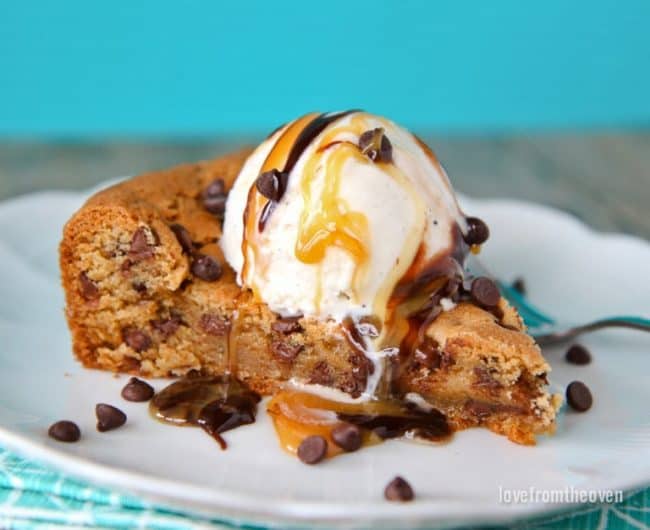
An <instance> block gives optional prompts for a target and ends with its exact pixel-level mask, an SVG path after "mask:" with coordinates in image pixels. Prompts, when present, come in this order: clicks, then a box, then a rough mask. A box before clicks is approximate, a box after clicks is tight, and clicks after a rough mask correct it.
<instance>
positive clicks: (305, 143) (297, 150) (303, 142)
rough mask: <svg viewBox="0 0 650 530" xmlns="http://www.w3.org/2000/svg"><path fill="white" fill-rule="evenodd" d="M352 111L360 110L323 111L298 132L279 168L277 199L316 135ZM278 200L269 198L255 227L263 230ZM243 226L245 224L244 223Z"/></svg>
mask: <svg viewBox="0 0 650 530" xmlns="http://www.w3.org/2000/svg"><path fill="white" fill-rule="evenodd" d="M354 112H360V111H359V110H356V109H355V110H346V111H342V112H336V113H323V114H321V115H319V116H317V117H316V118H314V119H313V120H312V121H310V122H309V123H308V124H307V126H306V127H305V128H304V129H303V130H302V131H301V132H300V134H299V135H298V138H296V141H295V142H294V144H293V146H291V150H290V151H289V154H288V156H287V161H286V162H285V164H284V167H283V168H282V170H280V186H279V198H278V201H280V200H281V199H282V197H283V196H284V193H285V192H286V191H287V184H288V180H289V174H290V173H291V170H292V169H293V168H294V167H295V165H296V163H297V162H298V160H299V159H300V157H301V156H302V154H303V153H304V152H305V150H306V149H307V148H308V147H309V146H310V145H311V143H312V142H313V141H314V140H315V139H316V138H317V137H318V135H319V134H320V133H321V132H323V130H325V128H326V127H327V126H328V125H330V124H332V123H334V122H335V121H337V120H340V119H341V118H343V117H345V116H347V115H349V114H352V113H354ZM276 169H279V168H276ZM278 201H272V200H269V201H268V202H267V203H266V204H265V205H264V207H263V208H262V211H261V212H260V217H259V219H258V221H257V229H258V230H259V231H260V232H263V231H264V228H265V227H266V223H267V222H268V220H269V218H270V217H271V214H272V213H273V210H275V207H276V206H277V203H278ZM244 226H245V225H244Z"/></svg>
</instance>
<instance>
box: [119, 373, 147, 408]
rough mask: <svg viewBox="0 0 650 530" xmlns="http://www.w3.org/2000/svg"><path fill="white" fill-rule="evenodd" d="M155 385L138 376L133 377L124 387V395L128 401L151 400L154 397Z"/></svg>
mask: <svg viewBox="0 0 650 530" xmlns="http://www.w3.org/2000/svg"><path fill="white" fill-rule="evenodd" d="M153 394H154V391H153V387H152V386H151V385H150V384H149V383H147V382H145V381H143V380H142V379H138V378H137V377H132V378H131V379H129V382H128V383H127V384H126V385H125V387H124V388H123V389H122V397H123V398H124V399H126V400H127V401H137V402H140V401H149V400H150V399H151V398H152V397H153Z"/></svg>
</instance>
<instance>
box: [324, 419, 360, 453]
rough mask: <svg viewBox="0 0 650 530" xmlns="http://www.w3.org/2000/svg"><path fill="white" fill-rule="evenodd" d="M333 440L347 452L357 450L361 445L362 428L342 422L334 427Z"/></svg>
mask: <svg viewBox="0 0 650 530" xmlns="http://www.w3.org/2000/svg"><path fill="white" fill-rule="evenodd" d="M330 434H331V436H332V441H333V442H334V443H335V444H336V445H338V446H339V447H340V448H341V449H343V450H344V451H347V452H352V451H356V450H357V449H359V447H361V442H362V441H363V440H362V438H361V429H359V427H357V426H356V425H352V424H351V423H342V424H340V425H337V426H336V427H334V428H333V429H332V432H331V433H330Z"/></svg>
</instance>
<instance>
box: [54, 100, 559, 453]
mask: <svg viewBox="0 0 650 530" xmlns="http://www.w3.org/2000/svg"><path fill="white" fill-rule="evenodd" d="M488 236H489V230H488V228H487V226H486V225H485V223H483V222H482V221H481V220H480V219H477V218H474V217H467V216H465V215H464V214H463V213H462V212H461V210H460V208H459V206H458V204H457V202H456V198H455V195H454V193H453V190H452V188H451V185H450V182H449V179H448V177H447V175H446V173H445V171H444V169H443V168H442V166H441V165H440V163H439V162H438V160H437V159H436V157H435V155H434V154H433V152H432V151H431V150H430V149H429V148H428V147H427V146H426V145H424V144H423V143H422V142H421V141H420V140H419V139H418V138H417V137H416V136H414V135H412V134H411V133H409V132H408V131H406V130H404V129H403V128H401V127H399V126H397V125H395V124H394V123H392V122H390V121H389V120H386V119H384V118H381V117H377V116H374V115H370V114H366V113H363V112H360V111H351V112H340V113H330V114H317V113H314V114H307V115H306V116H303V117H301V118H299V119H297V120H294V121H292V122H290V123H288V124H286V125H284V126H282V127H280V128H278V129H277V130H276V131H275V132H273V133H272V134H271V135H270V136H269V137H268V138H267V139H266V140H265V141H264V142H263V143H262V144H261V145H260V146H259V147H257V148H256V149H254V150H243V151H240V152H237V153H233V154H230V155H227V156H224V157H222V158H219V159H216V160H212V161H207V162H199V163H194V164H186V165H182V166H179V167H175V168H172V169H169V170H165V171H159V172H153V173H149V174H145V175H141V176H138V177H135V178H132V179H130V180H128V181H125V182H123V183H120V184H118V185H115V186H113V187H111V188H108V189H106V190H104V191H101V192H99V193H97V194H96V195H95V196H93V197H92V198H90V199H89V200H88V202H87V203H86V204H85V205H84V206H83V207H82V208H81V209H80V210H79V211H78V212H77V213H76V214H75V215H74V216H73V217H72V218H71V219H70V221H69V222H68V223H67V225H66V226H65V229H64V234H63V240H62V242H61V246H60V264H61V272H62V279H63V286H64V289H65V294H66V316H67V320H68V324H69V326H70V330H71V332H72V339H73V348H74V353H75V355H76V356H77V358H78V359H79V360H80V361H81V362H82V363H83V364H84V365H85V366H87V367H90V368H99V369H103V370H110V371H114V372H125V373H130V374H137V375H140V376H145V377H184V379H182V382H183V384H185V385H187V384H189V385H190V386H193V385H194V386H201V385H205V384H211V385H221V386H220V387H219V388H220V389H221V390H223V392H225V394H224V393H221V394H219V397H218V398H216V397H215V398H214V400H213V401H215V402H216V401H219V403H221V404H222V405H223V403H226V402H228V403H230V404H231V405H232V404H233V403H235V401H236V400H234V399H231V397H232V396H231V397H229V396H228V395H227V393H228V389H227V388H226V389H225V390H224V388H225V387H224V386H223V384H224V381H237V384H236V385H232V386H228V388H235V387H236V388H238V389H241V388H242V387H245V388H246V389H248V390H249V391H251V392H253V393H257V394H260V395H264V396H267V395H268V396H272V399H271V400H270V401H269V402H268V403H267V408H268V412H269V413H270V414H271V416H272V417H273V420H274V423H275V426H276V428H277V430H278V433H279V435H280V439H281V441H282V445H283V446H284V447H285V448H287V449H288V450H289V451H292V452H296V453H299V454H300V451H302V454H307V453H308V454H314V451H316V452H318V453H319V454H320V453H322V454H323V455H330V456H333V455H335V454H337V453H339V452H344V451H349V450H354V449H356V448H358V447H359V445H362V444H364V443H373V442H377V441H381V440H382V439H385V438H389V437H395V436H401V435H404V434H415V435H420V436H422V437H424V438H428V439H432V440H436V439H440V438H442V437H444V436H448V435H449V434H450V433H452V432H453V431H456V430H459V429H465V428H469V427H477V426H482V427H486V428H488V429H490V430H492V431H494V432H496V433H499V434H503V435H505V436H507V437H508V438H509V439H510V440H512V441H514V442H517V443H522V444H533V443H534V442H535V437H536V436H537V435H540V434H549V433H552V432H553V431H554V429H555V415H556V410H557V408H558V405H559V397H558V396H554V395H551V394H550V393H549V391H548V381H547V376H548V373H549V371H550V367H549V365H548V364H547V362H546V361H545V360H544V358H543V357H542V355H541V352H540V349H539V347H538V346H537V345H536V344H535V342H534V340H533V339H532V338H531V337H530V336H528V335H527V334H526V329H525V326H524V324H523V322H522V320H521V318H520V317H519V316H518V314H517V312H516V311H515V309H513V308H512V307H511V306H509V305H508V303H507V302H506V301H505V300H504V299H503V298H502V297H501V296H500V294H499V290H498V288H497V286H496V285H495V283H494V282H493V281H492V280H490V279H489V278H485V277H478V278H473V277H470V276H469V275H468V274H467V272H466V271H465V269H464V263H465V259H466V257H467V255H468V253H469V252H475V253H476V252H478V251H479V249H480V246H481V245H482V244H483V243H485V241H486V240H487V239H488ZM188 382H189V383H188ZM185 390H187V387H185ZM221 390H220V392H221ZM167 397H168V396H167ZM155 399H156V398H154V400H155ZM229 400H230V401H229ZM208 401H209V400H208ZM208 401H206V402H205V403H204V404H203V405H205V406H209V405H210V403H208ZM170 403H171V402H170V401H167V402H166V405H165V406H167V407H168V408H169V407H171V406H172V405H173V406H174V407H177V406H178V405H179V403H178V402H177V401H174V402H173V403H172V404H170ZM247 403H248V405H249V409H251V410H252V409H254V406H255V403H257V400H252V401H251V400H249V401H248V402H247ZM233 406H234V405H233ZM251 407H252V408H251ZM222 408H223V407H222ZM222 408H221V409H219V410H220V411H221V412H220V414H222V413H223V410H222ZM213 409H214V406H213V408H212V409H210V410H211V412H210V414H212V415H211V416H210V415H209V414H208V413H207V412H206V410H207V409H202V410H201V411H199V413H200V414H198V417H203V416H205V417H208V416H209V417H210V418H213V417H214V413H215V412H214V410H213ZM195 412H196V411H195ZM323 412H327V414H323ZM222 416H223V414H222ZM222 416H220V417H222ZM222 419H223V418H222ZM249 419H250V418H249ZM199 424H201V422H200V421H199ZM201 425H202V426H204V425H203V424H201ZM204 428H205V426H204ZM206 430H208V429H206ZM222 430H225V428H224V429H222ZM209 432H210V431H209ZM215 432H216V430H215V428H214V426H213V427H212V433H213V434H214V433H215ZM314 436H315V437H318V438H319V441H317V442H313V441H310V445H309V447H307V448H305V447H303V449H301V450H300V451H299V448H300V446H301V444H302V443H303V442H304V441H305V440H306V439H307V438H310V439H312V438H313V437H314ZM320 439H322V440H324V442H325V444H324V445H323V442H322V441H320ZM323 447H325V449H322V448H323ZM310 448H312V449H313V448H316V449H313V450H312V452H311V453H309V451H308V449H310ZM321 456H322V455H321Z"/></svg>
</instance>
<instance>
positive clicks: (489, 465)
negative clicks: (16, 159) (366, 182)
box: [0, 193, 650, 528]
mask: <svg viewBox="0 0 650 530" xmlns="http://www.w3.org/2000/svg"><path fill="white" fill-rule="evenodd" d="M84 198H85V195H82V194H72V193H40V194H36V195H31V196H27V197H23V198H19V199H16V200H13V201H10V202H6V203H4V204H1V205H0V345H1V346H0V388H1V389H2V391H1V392H0V443H2V444H4V445H6V446H9V447H11V448H13V449H15V450H17V451H20V452H22V453H23V454H26V455H29V456H31V457H35V458H38V459H42V460H44V461H46V462H49V463H51V464H52V465H54V466H57V467H59V468H61V469H62V470H65V471H67V472H69V473H72V474H74V475H77V476H79V477H83V478H86V479H88V480H91V481H94V482H97V483H100V484H103V485H110V486H114V487H118V488H122V489H125V490H128V491H131V492H135V493H139V494H141V495H143V496H145V497H147V498H149V499H152V500H155V501H158V502H164V503H166V504H169V505H173V506H176V507H181V508H184V509H192V510H199V511H202V512H205V513H207V514H214V515H219V516H221V517H223V518H225V519H227V520H232V521H236V522H240V523H241V522H247V523H251V524H253V523H257V524H262V525H266V526H271V525H282V526H293V525H297V526H307V525H309V526H319V525H323V526H337V527H343V526H345V527H391V528H396V527H409V528H414V527H432V526H436V525H452V524H460V523H470V522H479V521H480V522H496V521H506V520H512V519H514V518H518V517H525V516H529V515H532V514H537V513H541V512H544V511H549V510H555V509H558V508H559V506H558V505H557V504H540V503H537V502H529V503H525V504H518V505H508V504H504V503H500V502H499V491H500V488H510V489H518V490H521V489H528V488H530V487H531V486H532V487H536V488H538V489H561V488H565V487H567V486H573V487H575V488H580V489H618V488H623V489H627V488H631V487H635V486H638V485H642V484H644V483H648V482H650V408H649V407H648V403H649V399H648V398H649V397H650V390H649V389H650V370H649V368H650V336H647V335H643V334H641V333H635V332H630V331H627V332H626V331H619V332H601V333H598V334H594V335H591V336H589V337H585V338H584V341H583V342H584V343H585V344H587V345H588V346H589V347H590V349H591V350H592V351H593V353H594V357H595V361H594V362H593V363H592V364H591V365H590V366H586V367H576V366H571V365H568V364H566V363H565V362H564V361H563V359H562V354H563V350H561V349H550V350H549V351H546V352H545V353H546V355H547V357H548V359H549V360H550V362H551V364H552V365H553V374H552V382H553V383H554V384H555V385H556V386H557V387H558V388H564V386H565V385H566V384H567V383H568V382H570V381H571V380H574V379H581V380H583V381H585V382H586V383H587V384H588V385H589V386H590V387H591V388H592V390H593V393H594V396H595V404H594V407H593V408H592V410H590V411H589V412H587V413H585V414H577V413H570V412H566V413H564V414H563V416H562V418H561V421H560V427H559V430H558V433H557V435H556V436H555V437H553V438H547V439H542V440H541V441H540V443H539V444H538V445H537V446H536V447H522V446H518V445H515V444H513V443H510V442H508V441H507V440H506V439H505V438H503V437H500V436H497V435H494V434H491V433H489V432H487V431H484V430H470V431H465V432H462V433H458V434H457V435H456V436H455V437H454V439H453V440H452V441H451V442H450V443H447V444H445V445H442V446H433V447H432V446H427V445H422V444H416V443H409V442H400V441H392V442H388V443H385V444H383V445H380V446H377V447H373V448H370V449H366V450H363V451H361V452H359V453H356V454H352V455H347V456H343V457H339V458H336V459H334V460H332V461H329V462H327V463H325V464H323V465H319V466H315V467H310V466H305V465H303V464H301V463H300V462H299V461H298V460H296V459H295V458H292V457H290V456H288V455H286V454H285V453H283V452H282V451H281V450H280V448H279V446H278V444H277V441H276V438H275V435H274V433H273V430H272V426H271V424H270V422H269V419H268V418H267V417H266V415H265V414H264V413H261V414H260V415H259V420H258V422H257V423H256V424H255V425H252V426H248V427H244V428H241V429H238V430H236V431H234V432H230V433H227V435H226V437H227V440H228V442H229V443H230V449H229V450H227V451H225V452H222V451H220V450H219V449H218V447H217V446H216V444H215V443H214V441H213V440H211V439H210V438H209V437H208V436H206V435H205V434H203V433H202V432H201V431H200V430H198V429H179V428H174V427H170V426H165V425H162V424H159V423H157V422H155V421H153V420H151V419H150V418H149V417H148V415H147V407H146V405H142V404H136V403H127V402H125V401H123V400H122V399H121V398H120V396H119V392H120V389H121V387H122V386H123V385H124V383H125V380H126V378H125V377H114V376H113V375H111V374H108V373H103V372H96V371H90V370H84V369H82V368H81V367H80V366H79V365H78V364H77V363H76V362H75V361H74V360H73V359H72V355H71V352H70V338H69V335H68V330H67V328H66V325H65V322H64V318H63V295H62V291H61V288H60V285H59V275H58V264H57V245H58V242H59V238H60V235H61V227H62V226H63V224H64V222H65V221H66V219H67V218H68V217H69V216H70V215H71V214H72V213H73V212H74V210H75V209H76V208H78V207H79V205H80V204H81V203H82V201H83V199H84ZM464 203H465V210H466V211H467V212H471V214H472V215H479V216H481V217H483V218H484V219H485V220H486V221H487V222H488V224H489V225H490V228H491V231H492V234H493V236H492V238H491V241H490V242H489V244H488V245H487V247H486V249H485V254H484V256H483V257H484V261H485V263H486V264H487V265H488V266H489V267H490V268H491V269H492V270H493V271H495V272H496V273H498V274H499V276H500V277H501V278H503V279H505V280H511V279H513V278H514V277H515V276H516V275H519V274H522V275H523V276H525V279H526V282H527V284H528V288H529V293H530V298H531V299H532V300H534V301H535V302H536V303H537V304H538V305H539V306H540V307H541V308H544V309H547V310H548V311H549V313H551V314H555V315H556V316H558V317H561V318H566V319H569V320H581V319H586V318H590V317H596V316H602V315H605V314H622V313H631V314H639V315H644V316H646V317H649V316H650V282H649V281H648V279H647V274H648V268H649V266H650V246H649V245H648V244H647V243H645V242H643V241H641V240H637V239H633V238H630V237H624V236H614V235H604V234H598V233H594V232H592V231H590V230H588V229H587V228H585V227H584V226H583V225H582V224H580V223H579V222H577V221H576V220H574V219H573V218H572V217H570V216H567V215H566V214H563V213H559V212H557V211H553V210H550V209H547V208H542V207H539V206H535V205H531V204H526V203H521V202H513V201H474V200H471V201H470V200H465V201H464ZM154 384H155V386H156V387H157V388H160V387H162V386H163V384H164V382H162V381H156V382H154ZM98 402H109V403H114V404H116V405H118V406H119V407H120V408H122V409H123V410H124V411H125V412H126V413H127V414H128V417H129V421H128V423H127V425H126V426H125V427H124V428H122V429H119V430H116V431H113V432H110V433H104V434H100V433H98V432H97V431H96V430H95V428H94V423H95V420H94V413H93V411H94V405H95V403H98ZM262 409H263V407H262ZM62 418H68V419H73V420H75V421H77V422H78V423H79V425H80V427H81V429H82V432H83V439H82V441H80V442H79V443H77V444H61V443H57V442H55V441H53V440H50V439H48V437H47V435H46V431H47V427H48V426H49V425H50V424H51V423H52V422H53V421H55V420H58V419H62ZM398 473H399V474H401V475H403V476H404V477H406V478H407V479H408V480H409V481H410V482H411V483H412V485H413V486H414V489H415V491H416V492H417V500H416V501H415V502H413V503H410V504H407V505H396V504H393V503H388V502H386V501H384V500H383V497H382V491H383V488H384V485H385V484H386V483H387V481H388V480H389V479H390V478H392V477H393V476H394V475H395V474H398Z"/></svg>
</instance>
